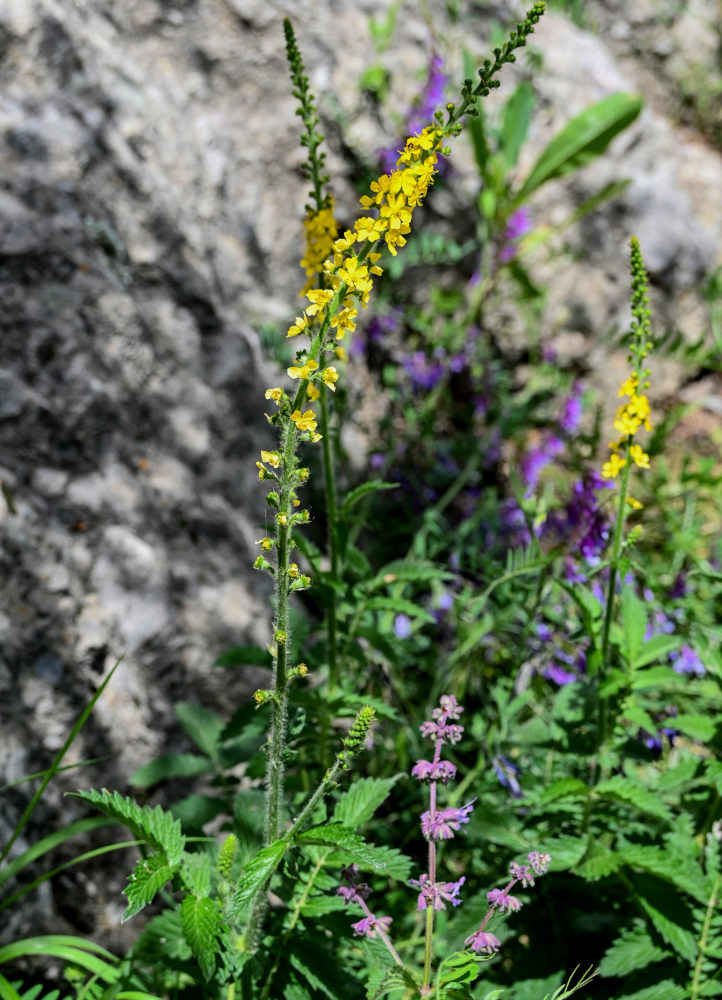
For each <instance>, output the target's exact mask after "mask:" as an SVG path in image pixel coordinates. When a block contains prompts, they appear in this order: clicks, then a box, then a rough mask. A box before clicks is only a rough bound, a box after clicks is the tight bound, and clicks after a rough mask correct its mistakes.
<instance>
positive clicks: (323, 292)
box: [306, 288, 333, 316]
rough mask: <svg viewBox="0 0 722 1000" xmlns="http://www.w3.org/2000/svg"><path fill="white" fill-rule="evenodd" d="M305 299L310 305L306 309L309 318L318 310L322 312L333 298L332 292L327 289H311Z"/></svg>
mask: <svg viewBox="0 0 722 1000" xmlns="http://www.w3.org/2000/svg"><path fill="white" fill-rule="evenodd" d="M306 298H307V299H308V300H309V302H310V303H311V305H310V306H308V308H307V309H306V312H307V313H308V315H309V316H315V315H316V313H317V312H318V311H319V309H321V310H323V308H324V307H325V306H327V305H328V303H329V302H330V301H331V299H332V298H333V292H332V291H329V290H328V289H327V288H312V289H311V290H310V291H308V292H306Z"/></svg>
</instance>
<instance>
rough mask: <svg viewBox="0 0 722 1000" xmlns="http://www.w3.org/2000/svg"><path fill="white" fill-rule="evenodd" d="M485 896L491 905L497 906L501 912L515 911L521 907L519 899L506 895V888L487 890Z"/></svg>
mask: <svg viewBox="0 0 722 1000" xmlns="http://www.w3.org/2000/svg"><path fill="white" fill-rule="evenodd" d="M486 898H487V899H488V900H489V902H490V903H491V905H492V906H498V908H499V909H500V910H501V911H502V913H516V911H517V910H520V909H521V900H520V899H517V898H516V896H510V895H508V893H507V891H506V889H492V890H491V892H487V894H486Z"/></svg>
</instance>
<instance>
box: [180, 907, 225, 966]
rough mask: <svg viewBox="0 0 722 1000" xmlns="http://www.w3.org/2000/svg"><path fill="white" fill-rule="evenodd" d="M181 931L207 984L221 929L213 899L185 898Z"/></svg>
mask: <svg viewBox="0 0 722 1000" xmlns="http://www.w3.org/2000/svg"><path fill="white" fill-rule="evenodd" d="M180 918H181V929H182V931H183V937H184V938H185V939H186V941H187V942H188V945H189V947H190V949H191V951H192V952H193V954H194V955H195V958H196V960H197V962H198V965H199V966H200V970H201V972H202V973H203V978H204V979H205V980H206V982H208V980H209V979H211V977H212V976H213V971H214V969H215V958H214V956H215V953H216V952H217V951H218V947H219V944H218V933H219V931H220V929H221V920H222V917H221V911H220V909H219V908H218V903H217V902H216V901H215V900H214V899H208V898H200V897H198V896H194V895H193V894H191V895H188V896H186V897H185V899H184V900H183V902H182V903H181V905H180Z"/></svg>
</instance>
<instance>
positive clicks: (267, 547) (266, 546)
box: [258, 538, 273, 552]
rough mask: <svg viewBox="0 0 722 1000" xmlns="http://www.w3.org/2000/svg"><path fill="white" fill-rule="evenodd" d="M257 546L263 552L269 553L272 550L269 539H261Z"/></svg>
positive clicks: (271, 542) (271, 543)
mask: <svg viewBox="0 0 722 1000" xmlns="http://www.w3.org/2000/svg"><path fill="white" fill-rule="evenodd" d="M258 544H259V545H260V546H261V548H262V549H263V550H264V552H270V551H271V549H272V548H273V540H272V539H271V538H262V539H261V540H260V542H259V543H258Z"/></svg>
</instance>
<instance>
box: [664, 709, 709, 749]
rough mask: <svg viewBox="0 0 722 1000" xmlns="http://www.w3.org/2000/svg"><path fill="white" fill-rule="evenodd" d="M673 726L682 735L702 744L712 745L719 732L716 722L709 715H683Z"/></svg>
mask: <svg viewBox="0 0 722 1000" xmlns="http://www.w3.org/2000/svg"><path fill="white" fill-rule="evenodd" d="M672 725H673V726H674V728H675V729H678V730H679V732H680V733H683V734H684V735H685V736H689V738H690V739H692V740H699V741H700V742H701V743H710V742H711V741H712V739H713V738H714V735H715V733H716V732H717V725H716V723H715V720H714V719H713V718H712V717H710V716H708V715H688V714H687V713H683V714H682V715H677V716H675V717H674V719H673V720H672Z"/></svg>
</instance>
